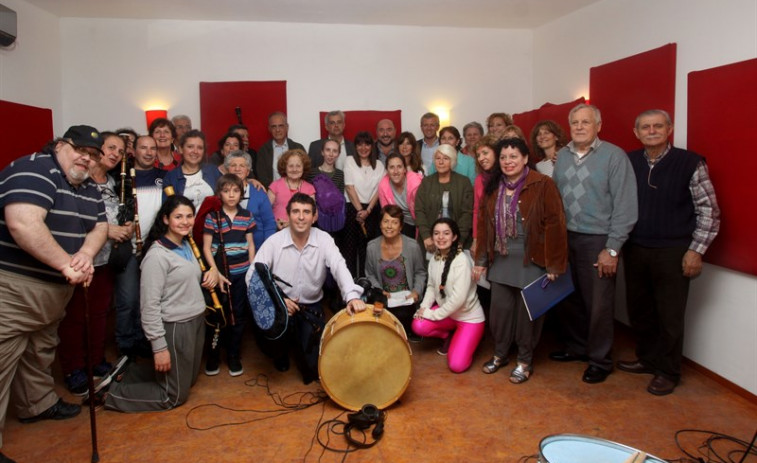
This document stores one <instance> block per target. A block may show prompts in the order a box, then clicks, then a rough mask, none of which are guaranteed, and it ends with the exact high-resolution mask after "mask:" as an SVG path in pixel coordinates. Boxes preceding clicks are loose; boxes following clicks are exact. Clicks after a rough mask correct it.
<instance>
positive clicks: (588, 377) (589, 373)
mask: <svg viewBox="0 0 757 463" xmlns="http://www.w3.org/2000/svg"><path fill="white" fill-rule="evenodd" d="M610 373H612V370H605V369H603V368H599V367H595V366H594V365H589V368H587V369H586V371H584V376H583V378H582V379H583V381H584V383H589V384H596V383H601V382H603V381H604V380H606V379H607V377H608V376H609V375H610Z"/></svg>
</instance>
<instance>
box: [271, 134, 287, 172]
mask: <svg viewBox="0 0 757 463" xmlns="http://www.w3.org/2000/svg"><path fill="white" fill-rule="evenodd" d="M271 143H272V144H273V179H274V180H278V179H280V178H281V175H279V169H278V165H279V158H280V157H281V156H282V155H283V154H284V153H285V152H287V151H288V150H289V142H288V141H287V139H286V138H285V139H284V143H283V144H281V145H277V144H276V140H271Z"/></svg>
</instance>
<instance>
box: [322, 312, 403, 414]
mask: <svg viewBox="0 0 757 463" xmlns="http://www.w3.org/2000/svg"><path fill="white" fill-rule="evenodd" d="M411 356H412V351H411V349H410V345H409V344H408V342H407V336H406V334H405V330H404V329H403V328H402V324H401V323H400V322H399V320H397V318H396V317H395V316H394V315H392V314H391V313H389V312H388V311H386V310H384V311H383V312H382V313H381V314H380V315H379V316H376V315H374V314H373V311H372V306H370V305H368V309H367V310H365V311H364V312H359V313H357V314H355V315H350V314H349V313H348V312H347V311H346V309H345V310H341V311H340V312H338V313H337V314H336V315H334V316H333V317H332V318H331V320H329V322H328V323H327V324H326V326H325V327H324V330H323V335H322V337H321V345H320V355H319V357H318V374H319V376H320V379H321V387H323V389H324V390H325V391H326V393H327V394H328V395H329V397H331V399H332V400H333V401H334V402H336V403H337V404H338V405H340V406H341V407H343V408H346V409H348V410H354V411H357V410H360V408H361V407H362V406H363V405H365V404H373V405H375V406H376V407H378V408H379V409H381V410H383V409H385V408H386V407H388V406H390V405H391V404H393V403H394V402H396V401H397V400H399V398H400V397H401V396H402V394H403V393H404V392H405V390H406V389H407V387H408V385H409V384H410V378H411V376H412V361H411Z"/></svg>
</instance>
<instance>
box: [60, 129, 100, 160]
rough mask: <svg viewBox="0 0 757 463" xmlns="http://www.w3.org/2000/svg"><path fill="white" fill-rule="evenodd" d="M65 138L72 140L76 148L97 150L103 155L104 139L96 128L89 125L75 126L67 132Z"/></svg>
mask: <svg viewBox="0 0 757 463" xmlns="http://www.w3.org/2000/svg"><path fill="white" fill-rule="evenodd" d="M63 138H66V139H69V140H71V144H72V145H74V146H76V147H87V148H95V149H96V150H98V151H100V152H101V153H102V146H103V139H102V137H101V136H100V132H98V131H97V129H96V128H94V127H91V126H89V125H74V126H71V127H69V129H68V130H66V133H64V134H63Z"/></svg>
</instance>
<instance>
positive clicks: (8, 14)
mask: <svg viewBox="0 0 757 463" xmlns="http://www.w3.org/2000/svg"><path fill="white" fill-rule="evenodd" d="M16 22H17V21H16V12H15V11H13V10H11V9H10V8H8V7H6V6H3V5H0V45H2V46H3V47H7V46H9V45H11V44H13V42H15V41H16Z"/></svg>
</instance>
